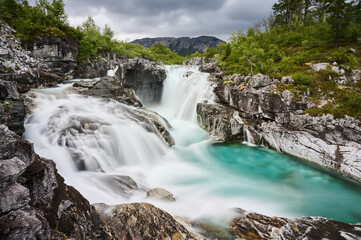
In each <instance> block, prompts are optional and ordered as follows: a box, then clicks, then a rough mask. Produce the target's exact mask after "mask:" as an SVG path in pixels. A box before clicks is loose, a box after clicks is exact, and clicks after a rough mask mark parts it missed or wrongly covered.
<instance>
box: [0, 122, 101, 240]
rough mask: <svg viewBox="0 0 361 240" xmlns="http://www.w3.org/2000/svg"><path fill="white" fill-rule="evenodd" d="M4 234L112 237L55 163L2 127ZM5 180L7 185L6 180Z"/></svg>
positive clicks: (0, 223)
mask: <svg viewBox="0 0 361 240" xmlns="http://www.w3.org/2000/svg"><path fill="white" fill-rule="evenodd" d="M0 163H1V167H2V169H1V171H0V178H1V180H2V181H1V185H0V212H1V214H0V236H1V237H3V238H4V239H22V238H26V237H28V238H30V239H32V238H37V239H58V238H59V237H61V235H60V234H59V232H63V233H64V234H66V236H67V237H69V238H75V239H89V238H97V237H99V238H102V239H103V238H104V239H108V237H107V236H108V234H107V233H106V232H105V231H104V223H103V222H102V220H101V219H100V217H99V216H98V215H97V213H96V211H95V209H94V208H92V207H91V206H90V204H89V202H88V201H87V200H86V199H85V198H84V197H83V196H82V195H81V194H80V193H79V192H77V191H76V190H75V189H74V188H72V187H69V186H67V185H66V184H64V179H63V178H62V177H61V176H60V175H58V173H57V171H56V168H55V164H54V162H52V161H51V160H47V159H44V158H41V157H39V156H38V155H36V154H35V152H34V149H33V146H32V144H31V143H29V142H28V141H26V140H24V139H22V138H21V137H19V136H18V135H17V134H15V133H14V132H11V131H10V130H9V129H8V128H7V127H6V126H4V125H0ZM3 180H4V181H3Z"/></svg>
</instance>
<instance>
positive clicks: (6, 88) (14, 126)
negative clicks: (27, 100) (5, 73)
mask: <svg viewBox="0 0 361 240" xmlns="http://www.w3.org/2000/svg"><path fill="white" fill-rule="evenodd" d="M25 116H26V112H25V105H24V101H23V100H22V99H20V96H19V92H18V91H17V87H16V83H15V82H11V81H3V80H0V124H6V125H7V126H8V127H9V128H10V129H11V130H13V131H15V132H16V133H17V134H19V135H21V134H23V132H24V131H25V129H24V119H25Z"/></svg>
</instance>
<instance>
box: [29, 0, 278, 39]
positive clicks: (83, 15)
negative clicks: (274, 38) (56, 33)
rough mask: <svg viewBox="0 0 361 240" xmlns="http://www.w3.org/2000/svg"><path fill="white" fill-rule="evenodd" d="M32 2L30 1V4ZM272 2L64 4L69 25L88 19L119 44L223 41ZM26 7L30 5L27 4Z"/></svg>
mask: <svg viewBox="0 0 361 240" xmlns="http://www.w3.org/2000/svg"><path fill="white" fill-rule="evenodd" d="M33 1H34V0H33ZM275 2H276V0H253V1H249V0H122V1H118V0H103V1H99V0H76V1H74V0H64V3H65V5H66V12H67V14H68V17H69V22H70V24H71V25H73V26H78V25H81V24H82V23H83V22H84V21H85V20H86V19H87V17H88V16H91V17H93V18H94V20H95V21H96V23H97V24H98V25H100V26H104V25H105V24H108V25H109V26H111V28H112V29H113V31H114V32H115V33H116V37H117V38H119V39H121V40H134V39H136V38H141V37H162V36H163V37H164V36H167V37H181V36H191V37H192V36H201V35H211V36H216V37H219V38H221V39H223V40H227V39H228V37H229V35H230V33H231V32H235V31H238V30H239V29H242V30H246V29H247V28H248V27H250V26H252V25H253V24H255V23H257V22H259V21H261V20H262V19H263V18H266V17H268V16H269V14H270V13H271V9H272V5H273V4H274V3H275ZM30 3H33V2H32V1H30Z"/></svg>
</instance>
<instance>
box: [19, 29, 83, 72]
mask: <svg viewBox="0 0 361 240" xmlns="http://www.w3.org/2000/svg"><path fill="white" fill-rule="evenodd" d="M26 49H27V50H28V51H31V52H32V53H33V55H34V56H35V57H37V58H39V59H42V60H44V61H45V62H46V63H48V65H49V67H50V68H51V69H52V72H53V73H56V74H57V75H59V76H62V77H63V78H65V76H66V75H69V74H72V72H73V71H74V67H75V62H76V57H77V55H78V43H77V41H76V40H74V39H72V38H71V37H69V36H65V37H55V36H53V35H51V34H42V35H40V36H38V37H37V38H36V39H35V40H34V41H31V42H28V43H27V44H26Z"/></svg>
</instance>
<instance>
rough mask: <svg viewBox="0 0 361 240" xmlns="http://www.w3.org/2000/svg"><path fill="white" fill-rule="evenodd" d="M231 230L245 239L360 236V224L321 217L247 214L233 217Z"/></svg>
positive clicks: (355, 237)
mask: <svg viewBox="0 0 361 240" xmlns="http://www.w3.org/2000/svg"><path fill="white" fill-rule="evenodd" d="M230 228H231V230H232V231H233V232H234V233H235V234H236V235H237V236H238V237H240V238H242V239H245V240H253V239H264V240H271V239H272V240H273V239H274V240H276V239H284V240H293V239H360V238H361V228H360V225H352V224H347V223H342V222H338V221H334V220H331V219H326V218H322V217H302V218H296V219H287V218H280V217H272V218H271V217H267V216H264V215H261V214H257V213H248V214H244V215H243V216H241V217H239V218H237V219H234V220H233V221H232V222H231V224H230Z"/></svg>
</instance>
